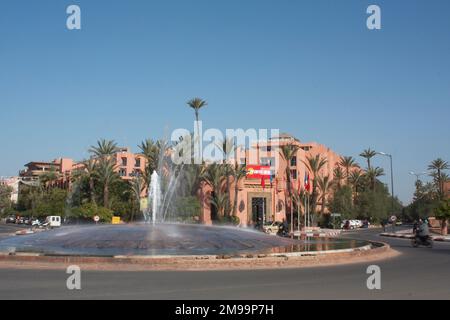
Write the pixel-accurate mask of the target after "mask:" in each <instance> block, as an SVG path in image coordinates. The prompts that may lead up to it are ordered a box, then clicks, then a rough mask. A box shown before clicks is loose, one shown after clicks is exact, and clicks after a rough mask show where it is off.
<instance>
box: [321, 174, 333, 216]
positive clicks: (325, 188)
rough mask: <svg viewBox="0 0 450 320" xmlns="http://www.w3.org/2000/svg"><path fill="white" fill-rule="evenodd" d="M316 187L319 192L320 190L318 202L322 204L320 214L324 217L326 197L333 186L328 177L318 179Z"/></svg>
mask: <svg viewBox="0 0 450 320" xmlns="http://www.w3.org/2000/svg"><path fill="white" fill-rule="evenodd" d="M317 185H318V187H319V190H320V200H321V202H322V210H321V214H322V215H324V214H325V208H326V206H327V197H328V194H329V192H330V189H331V187H332V185H333V182H332V180H331V179H330V176H325V177H319V178H318V179H317Z"/></svg>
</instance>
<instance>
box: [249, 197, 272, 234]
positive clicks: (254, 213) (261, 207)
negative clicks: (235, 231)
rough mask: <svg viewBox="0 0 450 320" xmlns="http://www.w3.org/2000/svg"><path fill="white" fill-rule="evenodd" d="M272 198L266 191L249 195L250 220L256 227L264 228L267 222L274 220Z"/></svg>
mask: <svg viewBox="0 0 450 320" xmlns="http://www.w3.org/2000/svg"><path fill="white" fill-rule="evenodd" d="M271 200H272V199H271V198H270V195H267V194H265V193H258V194H251V195H249V203H250V204H251V206H249V208H248V209H249V211H250V212H248V220H249V221H248V222H249V225H252V226H254V227H255V228H258V229H259V228H262V226H263V225H264V223H265V222H268V221H272V215H271V213H272V209H271V206H272V201H271Z"/></svg>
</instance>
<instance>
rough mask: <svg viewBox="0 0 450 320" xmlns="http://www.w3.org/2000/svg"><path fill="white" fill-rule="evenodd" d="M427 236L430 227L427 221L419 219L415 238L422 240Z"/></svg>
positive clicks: (428, 235)
mask: <svg viewBox="0 0 450 320" xmlns="http://www.w3.org/2000/svg"><path fill="white" fill-rule="evenodd" d="M429 237H430V229H429V228H428V221H426V220H425V221H422V220H420V225H419V228H418V230H417V232H416V238H418V239H417V240H420V241H422V242H424V241H426V240H427V239H428V238H429Z"/></svg>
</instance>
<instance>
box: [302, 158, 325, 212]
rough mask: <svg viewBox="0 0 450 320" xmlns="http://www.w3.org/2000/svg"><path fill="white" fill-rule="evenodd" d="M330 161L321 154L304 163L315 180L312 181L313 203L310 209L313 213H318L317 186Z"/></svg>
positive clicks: (307, 159)
mask: <svg viewBox="0 0 450 320" xmlns="http://www.w3.org/2000/svg"><path fill="white" fill-rule="evenodd" d="M327 162H328V160H327V159H326V158H323V157H322V156H321V155H320V154H318V155H316V156H309V157H307V158H306V161H303V163H304V164H305V165H306V167H307V168H308V170H309V172H310V173H312V175H313V179H312V193H311V203H310V208H311V212H312V213H316V206H317V198H318V193H317V184H318V179H319V175H320V171H321V170H322V169H323V168H324V167H325V165H326V164H327Z"/></svg>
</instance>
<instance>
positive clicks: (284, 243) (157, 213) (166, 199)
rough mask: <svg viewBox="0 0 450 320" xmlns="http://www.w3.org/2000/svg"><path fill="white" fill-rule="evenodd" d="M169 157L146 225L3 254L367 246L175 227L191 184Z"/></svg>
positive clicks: (21, 242)
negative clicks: (184, 191)
mask: <svg viewBox="0 0 450 320" xmlns="http://www.w3.org/2000/svg"><path fill="white" fill-rule="evenodd" d="M166 155H167V154H166V147H165V143H164V142H163V143H162V147H161V152H160V155H159V164H158V171H157V170H155V171H154V172H153V173H152V175H151V179H150V180H151V181H150V185H149V186H148V191H149V192H148V207H147V209H146V210H145V212H144V219H145V223H143V224H129V225H90V226H77V227H63V228H61V229H58V230H52V231H48V232H40V233H37V234H34V235H28V236H22V237H11V238H7V239H4V240H2V241H0V252H2V251H3V252H5V251H6V252H15V253H18V252H33V253H39V254H44V255H67V256H72V255H76V256H78V255H82V256H117V255H125V256H127V255H141V256H159V255H171V256H196V255H238V254H243V255H245V254H262V253H286V252H291V251H299V250H308V251H309V250H311V251H320V250H321V248H327V249H336V248H339V249H340V248H341V247H349V248H350V247H359V246H362V245H366V243H361V242H355V241H353V242H351V241H350V242H346V243H343V240H332V241H326V242H325V243H323V242H317V241H316V242H314V241H315V240H312V241H313V242H311V241H310V242H308V241H306V242H305V241H299V240H295V239H288V238H282V237H274V236H270V235H267V234H264V233H261V232H256V231H254V230H250V229H242V228H235V227H217V226H204V225H192V224H179V223H178V224H177V223H171V222H173V221H174V220H177V218H179V217H178V216H177V215H180V214H181V212H178V211H177V210H174V209H173V207H174V206H173V203H174V202H176V197H177V196H178V195H179V194H180V189H179V187H180V186H183V185H184V184H186V183H187V182H186V181H184V180H183V181H180V177H183V176H184V175H183V170H184V169H185V167H184V165H179V166H175V165H173V164H172V163H171V162H170V161H168V157H166ZM186 172H187V167H186ZM180 182H182V183H180ZM74 189H75V188H74ZM72 202H73V194H72V193H71V194H70V195H69V197H68V201H67V207H66V209H67V212H66V216H69V215H70V214H69V213H70V207H71V205H72ZM178 210H179V209H178ZM169 213H170V214H169ZM321 241H323V240H321Z"/></svg>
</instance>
